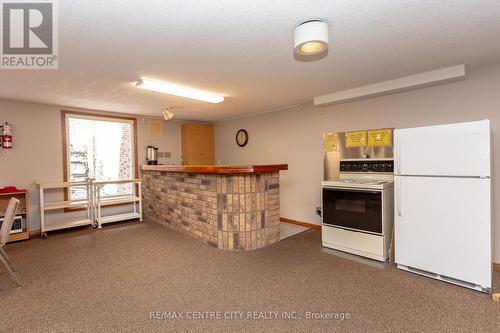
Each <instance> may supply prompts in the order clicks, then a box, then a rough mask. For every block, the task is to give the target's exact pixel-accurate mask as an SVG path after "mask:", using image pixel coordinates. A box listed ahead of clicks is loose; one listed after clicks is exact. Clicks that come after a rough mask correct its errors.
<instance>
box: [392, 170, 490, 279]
mask: <svg viewBox="0 0 500 333" xmlns="http://www.w3.org/2000/svg"><path fill="white" fill-rule="evenodd" d="M395 186H396V187H395V201H396V202H395V244H396V246H395V255H396V263H397V264H399V265H404V266H409V267H412V268H417V269H419V270H423V271H427V272H431V273H436V274H440V275H443V276H446V277H450V278H453V279H457V280H461V281H465V282H468V283H473V284H476V285H479V286H483V287H488V288H491V207H490V206H491V202H490V194H491V192H490V179H472V178H437V177H405V176H396V179H395Z"/></svg>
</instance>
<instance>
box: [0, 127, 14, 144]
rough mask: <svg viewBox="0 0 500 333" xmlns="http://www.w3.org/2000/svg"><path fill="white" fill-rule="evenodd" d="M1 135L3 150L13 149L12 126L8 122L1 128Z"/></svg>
mask: <svg viewBox="0 0 500 333" xmlns="http://www.w3.org/2000/svg"><path fill="white" fill-rule="evenodd" d="M0 134H1V139H2V148H4V149H11V148H12V126H10V125H9V124H8V123H7V122H5V124H4V125H2V126H1V127H0Z"/></svg>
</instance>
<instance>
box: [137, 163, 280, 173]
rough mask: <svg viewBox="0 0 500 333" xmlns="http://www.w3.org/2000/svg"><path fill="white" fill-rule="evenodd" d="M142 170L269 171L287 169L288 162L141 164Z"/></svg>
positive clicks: (196, 171)
mask: <svg viewBox="0 0 500 333" xmlns="http://www.w3.org/2000/svg"><path fill="white" fill-rule="evenodd" d="M141 170H143V171H163V172H185V173H216V174H238V173H239V174H241V173H270V172H278V171H283V170H288V164H266V165H143V166H142V167H141Z"/></svg>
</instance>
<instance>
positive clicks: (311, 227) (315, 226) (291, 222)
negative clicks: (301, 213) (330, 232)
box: [280, 217, 321, 230]
mask: <svg viewBox="0 0 500 333" xmlns="http://www.w3.org/2000/svg"><path fill="white" fill-rule="evenodd" d="M280 221H281V222H286V223H290V224H296V225H300V226H303V227H307V228H310V229H313V230H321V226H320V225H317V224H311V223H307V222H302V221H296V220H291V219H287V218H284V217H280Z"/></svg>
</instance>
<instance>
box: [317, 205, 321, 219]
mask: <svg viewBox="0 0 500 333" xmlns="http://www.w3.org/2000/svg"><path fill="white" fill-rule="evenodd" d="M316 215H318V216H320V217H321V207H316Z"/></svg>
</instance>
